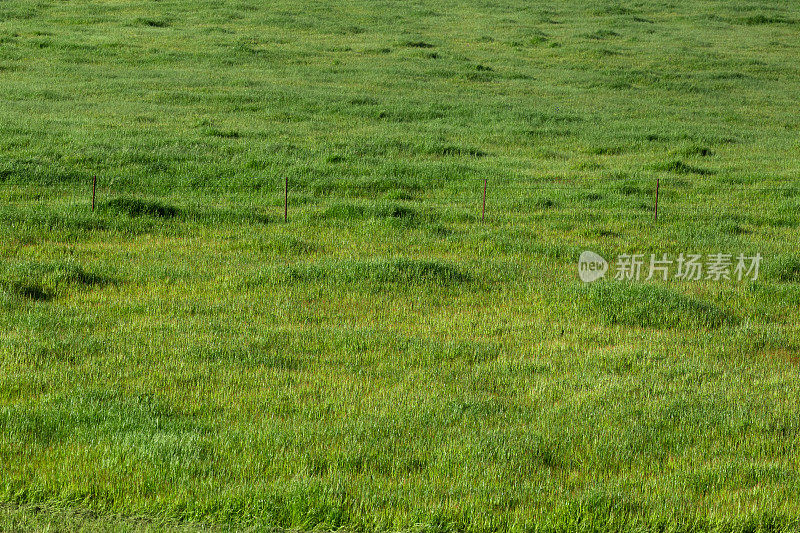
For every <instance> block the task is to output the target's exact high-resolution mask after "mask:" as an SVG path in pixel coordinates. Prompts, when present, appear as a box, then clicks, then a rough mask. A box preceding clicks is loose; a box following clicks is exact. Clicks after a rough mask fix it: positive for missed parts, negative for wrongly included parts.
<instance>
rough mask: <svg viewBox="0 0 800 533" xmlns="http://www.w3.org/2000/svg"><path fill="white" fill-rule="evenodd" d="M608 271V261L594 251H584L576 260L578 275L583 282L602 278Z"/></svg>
mask: <svg viewBox="0 0 800 533" xmlns="http://www.w3.org/2000/svg"><path fill="white" fill-rule="evenodd" d="M606 272H608V261H606V260H605V259H603V257H602V256H600V255H599V254H596V253H594V252H590V251H586V252H583V253H582V254H581V257H580V259H579V260H578V275H579V276H580V278H581V281H583V282H584V283H591V282H593V281H597V280H598V279H600V278H602V277H603V276H605V275H606Z"/></svg>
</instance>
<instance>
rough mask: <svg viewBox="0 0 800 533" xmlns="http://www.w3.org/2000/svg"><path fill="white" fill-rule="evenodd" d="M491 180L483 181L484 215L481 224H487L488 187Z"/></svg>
mask: <svg viewBox="0 0 800 533" xmlns="http://www.w3.org/2000/svg"><path fill="white" fill-rule="evenodd" d="M488 183H489V180H488V179H484V180H483V214H482V215H481V222H484V223H485V222H486V186H487V185H488Z"/></svg>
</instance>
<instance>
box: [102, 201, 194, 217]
mask: <svg viewBox="0 0 800 533" xmlns="http://www.w3.org/2000/svg"><path fill="white" fill-rule="evenodd" d="M99 208H100V210H101V211H104V212H110V213H119V214H124V215H128V216H130V217H155V218H175V217H176V216H178V215H179V214H180V212H181V211H180V209H178V208H177V207H174V206H171V205H168V204H164V203H162V202H158V201H155V200H143V199H140V198H115V199H113V200H109V201H107V202H104V203H103V204H101V205H100V206H99Z"/></svg>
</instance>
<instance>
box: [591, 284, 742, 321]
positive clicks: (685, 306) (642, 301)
mask: <svg viewBox="0 0 800 533" xmlns="http://www.w3.org/2000/svg"><path fill="white" fill-rule="evenodd" d="M584 291H585V293H586V296H587V300H588V307H589V309H590V310H591V311H592V312H593V313H595V314H596V315H597V316H599V317H600V318H601V319H602V321H603V322H605V323H606V324H608V325H612V326H617V325H619V326H631V327H639V328H654V329H661V328H664V329H688V328H708V329H717V328H720V327H722V326H724V325H732V324H736V323H737V322H738V320H737V318H736V316H735V315H733V314H732V313H730V312H728V311H726V310H725V309H723V308H721V307H719V306H717V305H715V304H713V303H711V302H705V301H702V300H698V299H696V298H693V297H691V296H687V295H685V294H682V293H680V292H677V291H674V290H672V289H668V288H666V287H660V286H657V285H635V284H629V283H618V282H609V283H598V284H595V285H589V286H586V287H585V288H584Z"/></svg>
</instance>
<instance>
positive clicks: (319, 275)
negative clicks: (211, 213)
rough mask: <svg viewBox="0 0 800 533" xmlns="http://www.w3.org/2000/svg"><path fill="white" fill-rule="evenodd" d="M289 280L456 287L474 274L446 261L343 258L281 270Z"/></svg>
mask: <svg viewBox="0 0 800 533" xmlns="http://www.w3.org/2000/svg"><path fill="white" fill-rule="evenodd" d="M277 276H278V278H279V279H281V280H285V281H289V282H331V283H358V282H367V283H378V284H385V283H393V284H407V285H413V284H430V285H438V286H446V287H447V286H456V285H460V284H463V283H470V282H471V281H472V279H473V278H472V275H471V274H470V273H468V272H465V271H464V270H462V269H460V268H459V267H457V266H455V265H451V264H449V263H445V262H443V261H435V260H434V261H425V260H414V259H393V260H388V261H341V262H335V263H334V262H325V263H316V264H300V265H291V266H288V267H285V268H282V269H280V270H278V271H277Z"/></svg>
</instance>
